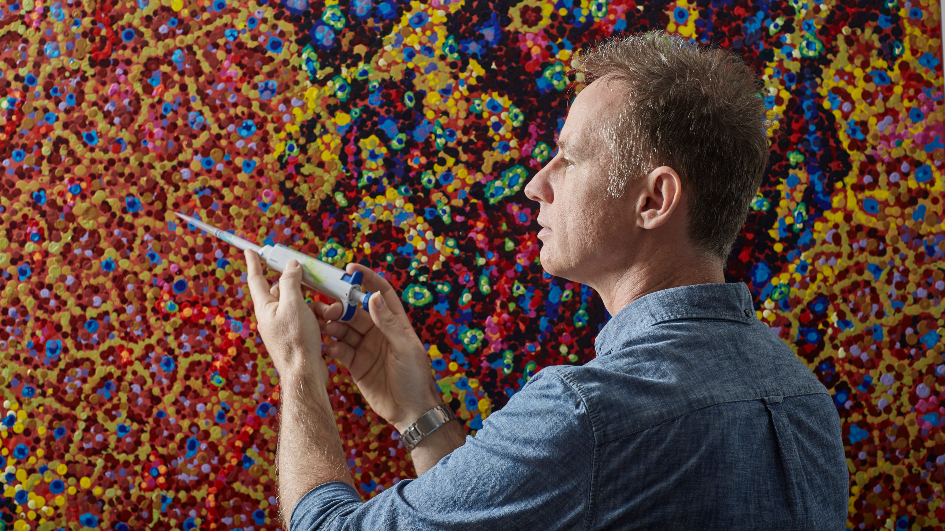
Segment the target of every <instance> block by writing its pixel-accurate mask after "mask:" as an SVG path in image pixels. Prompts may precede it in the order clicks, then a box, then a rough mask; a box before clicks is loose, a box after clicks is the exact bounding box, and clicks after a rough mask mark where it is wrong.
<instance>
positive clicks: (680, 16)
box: [673, 7, 689, 24]
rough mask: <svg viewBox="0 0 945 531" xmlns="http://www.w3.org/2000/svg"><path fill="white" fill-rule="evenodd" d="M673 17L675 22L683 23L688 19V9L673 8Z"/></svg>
mask: <svg viewBox="0 0 945 531" xmlns="http://www.w3.org/2000/svg"><path fill="white" fill-rule="evenodd" d="M673 19H674V20H675V21H676V23H677V24H685V23H686V21H687V20H689V10H687V9H686V8H684V7H677V8H676V9H675V10H673Z"/></svg>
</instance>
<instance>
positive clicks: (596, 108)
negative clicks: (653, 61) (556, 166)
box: [558, 78, 627, 147]
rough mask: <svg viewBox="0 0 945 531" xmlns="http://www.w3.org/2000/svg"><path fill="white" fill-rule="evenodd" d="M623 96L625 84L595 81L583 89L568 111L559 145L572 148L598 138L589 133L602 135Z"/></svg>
mask: <svg viewBox="0 0 945 531" xmlns="http://www.w3.org/2000/svg"><path fill="white" fill-rule="evenodd" d="M626 96H627V88H626V86H625V84H624V83H621V82H619V81H616V80H613V79H609V78H602V79H597V80H595V81H594V82H593V83H591V84H590V85H588V86H587V87H585V88H584V90H582V91H581V93H580V94H578V96H577V98H575V99H574V103H573V104H572V105H571V108H570V109H568V117H567V119H566V120H565V122H564V127H563V128H562V129H561V135H560V136H559V138H558V144H559V145H567V146H569V147H573V146H574V145H575V144H577V143H578V142H581V143H584V142H585V141H587V140H588V139H589V138H591V137H592V136H597V135H592V133H601V132H603V130H604V128H605V126H606V125H607V124H608V122H609V121H610V120H614V119H615V118H616V116H617V113H618V111H619V109H620V108H621V107H622V104H623V102H624V101H625V99H626Z"/></svg>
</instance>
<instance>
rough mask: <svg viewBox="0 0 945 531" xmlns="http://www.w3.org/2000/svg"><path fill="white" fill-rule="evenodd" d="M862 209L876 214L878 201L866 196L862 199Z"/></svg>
mask: <svg viewBox="0 0 945 531" xmlns="http://www.w3.org/2000/svg"><path fill="white" fill-rule="evenodd" d="M863 210H865V211H867V212H869V213H870V214H878V213H879V202H878V201H876V200H875V199H873V198H872V197H868V198H866V199H864V200H863Z"/></svg>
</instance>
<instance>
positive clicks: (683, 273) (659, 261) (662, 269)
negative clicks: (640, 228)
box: [591, 246, 725, 315]
mask: <svg viewBox="0 0 945 531" xmlns="http://www.w3.org/2000/svg"><path fill="white" fill-rule="evenodd" d="M685 247H687V250H686V251H684V252H680V249H678V248H676V249H669V248H667V247H660V248H658V249H656V250H655V252H653V253H647V255H648V256H647V258H645V259H642V260H638V261H634V263H633V264H631V265H630V267H628V268H625V269H622V270H619V271H615V272H614V273H613V274H611V275H610V278H609V279H606V280H605V281H604V282H602V283H600V284H599V286H591V287H593V288H594V289H595V290H597V292H598V293H599V294H600V296H601V298H602V299H603V301H604V306H605V307H606V308H607V312H608V313H610V315H616V314H617V312H619V311H620V310H621V309H623V307H624V306H626V305H628V304H630V303H631V302H633V301H635V300H636V299H639V298H640V297H642V296H644V295H648V294H650V293H653V292H656V291H660V290H664V289H669V288H676V287H680V286H692V285H695V284H712V283H723V282H725V273H724V269H723V264H722V262H721V261H720V260H718V259H717V258H711V257H708V256H706V255H705V254H703V253H700V252H698V251H696V250H695V249H692V248H690V246H685ZM641 254H643V253H641Z"/></svg>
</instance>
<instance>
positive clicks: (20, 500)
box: [13, 490, 30, 505]
mask: <svg viewBox="0 0 945 531" xmlns="http://www.w3.org/2000/svg"><path fill="white" fill-rule="evenodd" d="M13 501H15V502H16V503H17V504H19V505H26V504H27V502H29V501H30V493H29V491H28V490H19V491H17V493H16V494H14V495H13Z"/></svg>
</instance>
